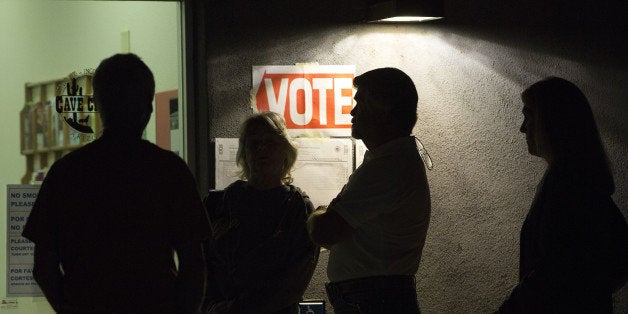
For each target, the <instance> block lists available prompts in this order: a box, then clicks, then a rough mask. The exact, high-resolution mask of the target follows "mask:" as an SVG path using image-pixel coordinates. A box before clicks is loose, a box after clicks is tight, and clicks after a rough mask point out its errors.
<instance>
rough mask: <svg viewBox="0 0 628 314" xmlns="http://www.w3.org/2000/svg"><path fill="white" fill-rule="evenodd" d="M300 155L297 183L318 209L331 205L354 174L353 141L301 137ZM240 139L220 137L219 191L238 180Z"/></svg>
mask: <svg viewBox="0 0 628 314" xmlns="http://www.w3.org/2000/svg"><path fill="white" fill-rule="evenodd" d="M295 141H296V142H297V143H298V145H299V156H298V158H297V162H296V163H295V166H294V168H293V171H292V177H293V178H294V182H293V184H294V185H295V186H297V187H299V188H301V189H302V190H303V191H305V192H306V193H307V194H308V195H309V196H310V200H311V201H312V203H313V204H314V206H315V207H317V206H319V205H327V204H329V202H330V201H331V200H332V199H333V198H334V197H335V196H336V195H337V194H338V192H340V190H341V189H342V187H343V186H344V184H345V183H346V182H347V179H348V178H349V175H351V172H352V171H353V143H352V141H351V139H349V138H297V139H295ZM237 151H238V139H236V138H216V189H224V188H226V187H227V186H228V185H229V184H231V183H232V182H234V181H236V180H237V179H238V176H237V172H238V167H237V165H236V153H237Z"/></svg>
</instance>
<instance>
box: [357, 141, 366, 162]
mask: <svg viewBox="0 0 628 314" xmlns="http://www.w3.org/2000/svg"><path fill="white" fill-rule="evenodd" d="M366 151H367V148H366V145H364V142H362V140H355V168H354V169H358V167H359V166H360V165H361V164H362V162H363V161H364V153H366Z"/></svg>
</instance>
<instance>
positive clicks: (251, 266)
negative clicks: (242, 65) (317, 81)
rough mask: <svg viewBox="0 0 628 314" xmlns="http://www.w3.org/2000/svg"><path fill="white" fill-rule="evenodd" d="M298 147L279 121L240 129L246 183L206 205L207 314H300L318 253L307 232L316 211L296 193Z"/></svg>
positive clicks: (271, 116) (250, 122)
mask: <svg viewBox="0 0 628 314" xmlns="http://www.w3.org/2000/svg"><path fill="white" fill-rule="evenodd" d="M296 159H297V147H296V144H295V143H294V142H293V141H292V140H291V139H290V136H289V135H288V133H287V128H286V123H285V120H284V119H283V118H282V117H281V116H280V115H279V114H277V113H274V112H262V113H258V114H255V115H253V116H251V117H249V118H248V119H247V120H246V121H245V122H244V123H243V124H242V126H241V128H240V138H239V147H238V152H237V157H236V160H237V164H238V166H239V167H240V180H237V181H235V182H234V183H232V184H231V185H229V186H228V187H227V188H226V189H224V190H214V191H210V193H209V194H208V195H207V197H206V198H205V207H206V209H207V212H208V215H209V218H210V221H211V224H212V229H213V236H212V238H211V239H210V240H209V241H207V242H206V243H205V256H206V261H207V268H208V276H207V291H206V298H205V301H204V304H203V311H204V312H205V313H298V312H299V308H298V302H299V301H300V300H301V298H302V296H303V293H304V292H305V289H306V288H307V285H308V284H309V281H310V279H311V277H312V274H313V272H314V269H315V267H316V262H317V261H318V252H319V248H318V247H317V246H316V245H314V244H313V243H312V242H311V241H310V239H309V237H308V234H307V230H306V227H305V223H306V219H307V217H308V215H309V214H310V213H311V212H312V211H313V210H314V208H313V205H312V203H311V202H310V200H309V198H308V196H307V195H306V194H305V193H304V192H303V191H301V190H300V189H299V188H297V187H295V186H293V185H291V183H292V177H291V175H290V171H291V169H292V167H293V165H294V163H295V162H296Z"/></svg>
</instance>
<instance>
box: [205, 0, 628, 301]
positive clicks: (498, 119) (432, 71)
mask: <svg viewBox="0 0 628 314" xmlns="http://www.w3.org/2000/svg"><path fill="white" fill-rule="evenodd" d="M275 2H276V1H275ZM450 2H455V1H450ZM493 2H494V1H493ZM524 2H525V1H524ZM350 7H351V5H350V4H347V5H346V7H343V8H340V9H339V10H345V9H348V8H350ZM499 9H501V10H505V6H501V7H499ZM356 10H357V9H356ZM537 11H538V10H537ZM541 11H542V10H541ZM229 12H230V13H232V14H231V15H230V18H231V19H236V18H238V14H240V15H241V16H240V17H245V18H247V17H248V18H250V17H251V16H254V14H252V13H251V12H250V11H246V10H245V11H244V13H242V12H241V11H238V10H234V9H233V8H231V11H229ZM234 12H236V13H234ZM482 12H484V11H482ZM458 13H459V14H461V16H463V17H464V14H462V13H460V12H458ZM213 14H216V13H213ZM354 14H357V13H355V12H354ZM474 14H476V16H477V14H478V13H477V12H475V13H474ZM210 15H211V14H210ZM511 15H514V13H513V14H511ZM269 16H270V14H267V15H262V16H261V17H258V18H260V19H258V20H256V21H267V19H268V18H269ZM516 16H520V15H516ZM210 17H211V16H210ZM306 17H307V18H311V17H310V16H309V15H307V16H306ZM211 18H214V19H217V20H218V21H219V22H224V21H222V20H220V18H221V16H214V17H211ZM223 18H224V16H223ZM278 18H281V16H279V17H278ZM509 18H510V19H511V20H512V21H514V22H513V23H510V24H509V23H508V21H502V20H499V21H496V22H495V21H494V23H493V24H483V23H474V22H473V21H469V20H468V19H465V18H460V19H459V21H462V22H464V23H461V24H457V23H452V22H449V21H447V20H445V21H443V22H440V23H433V24H410V25H407V24H406V25H378V24H357V23H349V24H342V25H338V24H337V23H336V24H334V23H320V24H315V23H301V24H299V23H294V21H291V22H290V23H278V22H277V23H272V22H267V23H263V22H260V23H261V24H256V23H252V22H251V23H243V24H238V23H237V22H234V21H233V20H231V22H230V23H226V24H221V23H218V22H216V23H213V24H212V23H210V28H211V29H212V31H210V34H211V35H210V36H209V38H208V39H207V40H208V42H207V45H208V47H209V50H210V53H209V57H208V97H209V103H210V117H211V120H210V121H209V123H210V137H211V139H213V138H215V137H236V136H237V128H238V125H239V123H240V122H241V121H243V120H244V118H245V117H246V116H247V115H249V114H251V113H252V110H251V108H250V102H249V93H250V89H251V67H252V66H253V65H290V64H294V63H300V62H318V63H319V64H321V65H343V64H350V65H355V66H356V69H357V74H360V73H363V72H365V71H368V70H370V69H373V68H376V67H383V66H393V67H398V68H400V69H402V70H404V71H406V72H407V73H408V74H409V75H410V76H411V77H412V79H413V80H414V82H415V84H416V86H417V89H418V92H419V98H420V99H419V109H418V115H419V119H418V122H417V124H416V126H415V129H414V131H415V134H417V135H418V137H419V138H421V140H422V141H423V143H424V144H425V146H426V147H427V149H428V151H429V152H430V154H431V156H432V158H433V160H434V169H433V170H432V171H428V180H429V184H430V187H431V193H432V207H433V209H432V220H431V225H430V229H429V231H428V236H427V242H426V244H425V248H424V253H423V259H422V261H421V266H420V269H419V273H418V274H417V283H418V284H417V291H418V295H419V300H420V303H421V307H422V310H423V311H424V312H425V313H487V312H491V311H493V310H495V309H496V308H497V307H498V306H499V305H500V304H501V301H502V300H503V299H504V298H505V297H506V296H507V295H508V294H509V292H510V290H511V289H512V287H513V286H514V285H515V284H516V282H517V274H518V254H519V251H518V250H519V249H518V248H519V231H520V228H521V224H522V222H523V219H524V217H525V215H526V213H527V210H528V208H529V205H530V203H531V201H532V198H533V196H534V192H535V187H536V185H537V184H538V182H539V180H540V178H541V176H542V174H543V171H544V168H545V164H544V162H543V161H542V160H540V159H538V158H534V157H532V156H530V155H529V154H528V153H527V150H526V146H525V145H526V144H525V138H524V135H523V134H521V133H519V127H520V125H521V122H522V115H521V109H522V103H521V101H520V98H519V94H520V93H521V91H522V90H523V89H524V88H525V87H527V86H528V85H530V84H531V83H533V82H535V81H537V80H540V79H542V78H544V77H546V76H549V75H554V76H561V77H564V78H566V79H569V80H571V81H573V82H575V83H576V84H577V85H578V86H580V87H581V88H582V89H583V91H584V93H585V94H586V95H587V96H588V98H589V100H590V102H591V104H592V106H593V112H594V114H595V117H596V119H597V122H598V127H599V129H600V133H601V136H602V138H603V141H604V144H605V146H606V149H607V153H608V155H609V159H610V160H611V164H612V168H613V171H614V175H615V181H616V184H617V189H616V190H617V192H616V193H615V195H614V199H615V201H616V203H617V204H618V206H619V207H620V208H621V209H622V210H623V211H624V215H625V216H626V215H628V212H627V210H628V195H627V194H626V190H627V189H626V187H627V185H628V180H627V176H626V171H627V169H628V167H627V163H628V145H627V144H628V143H627V141H628V123H627V122H628V89H627V88H626V86H628V70H627V67H626V62H625V60H624V57H622V55H623V52H624V51H623V49H624V48H625V47H622V45H623V44H621V45H615V42H614V40H615V39H614V37H612V36H611V35H609V34H606V33H605V34H600V35H599V37H597V35H596V30H595V29H589V28H580V29H578V30H577V31H573V30H572V31H567V30H566V29H569V27H559V26H560V25H559V26H556V25H550V26H546V25H543V26H539V25H534V23H528V24H526V25H523V26H521V27H518V26H517V27H515V26H512V25H511V24H513V25H518V21H519V20H518V19H517V18H515V17H508V16H506V17H505V18H503V19H509ZM227 22H228V21H227ZM323 24H325V25H323ZM496 25H497V26H496ZM508 25H510V27H505V26H508ZM591 38H593V40H590V39H591ZM326 258H327V253H325V252H324V253H323V254H322V256H321V260H320V262H319V266H318V269H317V272H316V274H315V277H314V279H313V280H312V283H311V284H310V287H309V289H308V291H307V294H306V297H308V298H325V294H324V282H325V281H326V275H325V265H326V261H327V260H326ZM615 301H616V302H615V306H616V312H618V313H626V312H628V289H626V288H624V290H623V291H620V292H619V293H618V294H617V295H616V296H615Z"/></svg>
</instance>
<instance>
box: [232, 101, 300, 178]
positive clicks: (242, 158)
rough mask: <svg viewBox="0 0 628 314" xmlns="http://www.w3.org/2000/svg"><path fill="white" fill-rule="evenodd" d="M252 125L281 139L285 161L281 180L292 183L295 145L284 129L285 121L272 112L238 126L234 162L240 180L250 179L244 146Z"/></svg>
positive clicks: (251, 118)
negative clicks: (266, 128)
mask: <svg viewBox="0 0 628 314" xmlns="http://www.w3.org/2000/svg"><path fill="white" fill-rule="evenodd" d="M254 125H263V126H266V127H268V128H269V129H270V130H273V131H274V132H275V133H276V134H277V135H278V136H279V137H281V138H282V142H283V143H284V145H282V148H283V150H284V154H285V159H284V164H283V167H282V179H281V181H282V182H283V183H284V184H290V183H292V175H291V172H292V167H293V166H294V163H295V162H296V161H297V153H298V152H297V144H296V143H295V142H294V141H293V140H292V138H291V137H290V135H288V128H287V127H286V121H285V120H284V118H283V117H282V116H281V115H279V114H278V113H275V112H272V111H264V112H260V113H256V114H254V115H252V116H250V117H248V118H247V119H246V120H245V121H244V123H242V125H241V126H240V138H239V140H238V143H239V146H238V152H237V154H236V162H237V164H238V166H239V167H240V171H239V176H240V179H242V180H247V179H250V177H251V168H250V166H249V164H248V162H247V161H246V150H245V149H244V145H245V144H246V141H247V137H248V136H249V135H251V133H250V129H251V127H252V126H254Z"/></svg>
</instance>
